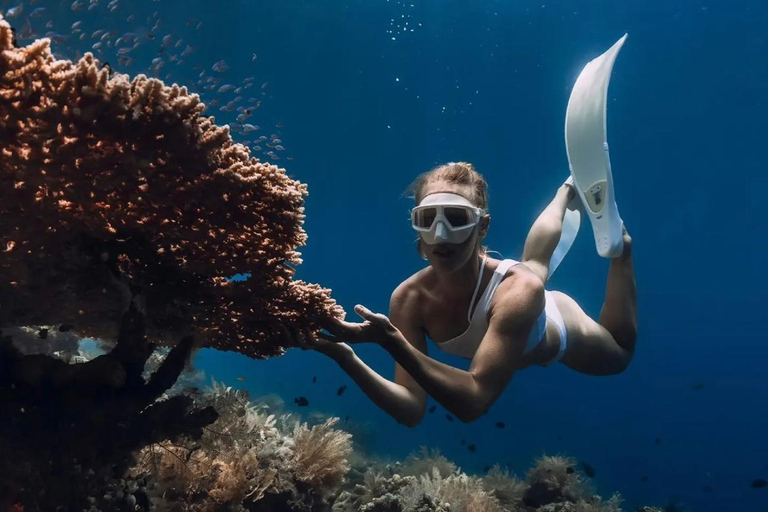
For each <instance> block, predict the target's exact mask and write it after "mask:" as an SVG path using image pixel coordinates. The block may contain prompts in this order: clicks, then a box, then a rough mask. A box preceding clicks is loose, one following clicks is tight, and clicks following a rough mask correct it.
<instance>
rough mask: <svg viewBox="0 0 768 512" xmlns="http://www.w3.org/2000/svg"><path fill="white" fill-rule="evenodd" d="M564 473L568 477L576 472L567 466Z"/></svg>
mask: <svg viewBox="0 0 768 512" xmlns="http://www.w3.org/2000/svg"><path fill="white" fill-rule="evenodd" d="M565 472H566V473H568V474H569V475H572V474H573V473H574V472H576V470H575V469H573V468H572V467H570V466H569V467H567V468H565Z"/></svg>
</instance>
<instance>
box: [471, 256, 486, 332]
mask: <svg viewBox="0 0 768 512" xmlns="http://www.w3.org/2000/svg"><path fill="white" fill-rule="evenodd" d="M486 259H488V255H487V254H483V263H482V264H481V265H480V277H478V278H477V284H476V285H475V293H473V294H472V300H471V301H469V311H467V322H469V323H472V306H473V305H474V304H475V297H477V291H478V290H479V289H480V283H481V282H482V281H483V270H485V260H486Z"/></svg>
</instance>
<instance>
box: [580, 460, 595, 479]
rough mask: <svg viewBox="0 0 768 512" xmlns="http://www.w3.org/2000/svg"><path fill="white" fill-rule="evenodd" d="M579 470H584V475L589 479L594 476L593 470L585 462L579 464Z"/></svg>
mask: <svg viewBox="0 0 768 512" xmlns="http://www.w3.org/2000/svg"><path fill="white" fill-rule="evenodd" d="M581 469H583V470H584V474H585V475H587V476H588V477H589V478H592V477H594V476H595V468H593V467H592V466H590V465H589V464H587V463H586V462H582V463H581Z"/></svg>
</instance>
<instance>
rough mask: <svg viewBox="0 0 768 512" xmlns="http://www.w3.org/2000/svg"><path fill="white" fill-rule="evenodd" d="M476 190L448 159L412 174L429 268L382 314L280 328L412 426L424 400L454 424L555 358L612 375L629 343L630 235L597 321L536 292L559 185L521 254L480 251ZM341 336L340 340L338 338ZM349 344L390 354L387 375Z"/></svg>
mask: <svg viewBox="0 0 768 512" xmlns="http://www.w3.org/2000/svg"><path fill="white" fill-rule="evenodd" d="M487 189H488V186H487V183H486V182H485V179H484V178H483V177H482V176H481V175H480V174H479V173H477V172H476V171H475V169H474V167H473V166H472V165H471V164H468V163H465V162H451V163H448V164H445V165H442V166H439V167H436V168H434V169H432V170H431V171H428V172H426V173H423V174H421V175H420V176H419V177H418V178H417V179H416V180H415V181H414V182H413V184H412V185H411V186H410V187H409V191H411V192H412V193H413V195H414V198H415V201H416V205H417V206H416V207H415V208H414V209H413V210H412V212H411V218H412V225H413V228H414V229H415V230H416V231H417V232H418V233H419V252H420V253H421V255H422V257H424V258H425V259H427V260H429V263H430V265H429V266H428V267H427V268H425V269H423V270H420V271H419V272H417V273H415V274H414V275H412V276H411V277H409V278H408V279H406V280H405V281H404V282H402V283H401V284H400V285H399V286H398V287H397V288H396V289H395V291H394V292H392V296H391V299H390V304H389V317H387V316H385V315H383V314H378V313H373V312H371V311H369V310H368V309H366V308H364V307H363V306H361V305H358V306H356V307H355V312H356V313H357V314H358V315H359V316H360V317H361V318H363V319H364V320H365V321H364V322H362V323H350V322H345V321H341V320H336V319H334V320H331V321H329V322H328V323H327V325H326V326H325V328H326V330H327V331H328V332H329V333H330V334H327V333H320V335H319V337H313V336H311V335H310V334H309V333H308V332H303V333H302V332H299V330H298V329H296V328H295V327H291V328H288V327H286V326H281V328H282V329H283V331H284V334H285V335H286V336H288V337H290V338H292V340H293V341H294V343H296V344H297V345H298V346H300V347H301V348H303V349H314V350H317V351H318V352H321V353H323V354H326V355H327V356H329V357H331V358H333V359H334V360H335V361H336V362H337V363H338V364H339V366H341V368H343V369H344V371H345V372H346V373H347V374H349V376H350V377H352V379H353V380H354V381H355V382H356V383H357V384H358V386H360V388H361V389H362V390H363V391H364V392H365V393H366V394H367V395H368V396H369V397H370V398H371V400H373V401H374V402H375V403H376V405H378V406H379V407H380V408H382V409H383V410H385V411H386V412H387V413H388V414H390V415H391V416H392V417H394V418H395V419H396V420H397V421H398V422H400V423H403V424H405V425H407V426H415V425H417V424H418V423H419V422H420V421H421V419H422V417H423V416H424V412H425V409H426V404H427V395H431V396H432V397H433V398H434V399H435V400H437V401H438V402H439V403H440V404H441V405H442V406H443V407H445V408H446V409H447V410H448V411H449V412H451V413H452V414H453V415H455V416H456V417H457V418H459V419H460V420H462V421H464V422H470V421H474V420H476V419H477V418H479V417H480V416H481V415H483V414H484V413H485V412H487V411H488V409H489V408H490V406H491V405H492V404H493V403H494V401H495V400H496V399H497V398H498V397H499V395H500V394H501V392H502V391H503V390H504V388H505V387H506V386H507V383H508V382H509V380H510V379H511V378H512V375H513V374H514V373H515V372H516V371H518V370H522V369H524V368H526V367H528V366H531V365H542V366H546V365H549V364H551V363H553V362H555V361H560V362H562V363H563V364H565V365H566V366H568V367H569V368H572V369H574V370H576V371H578V372H581V373H586V374H590V375H610V374H616V373H620V372H622V371H623V370H624V369H625V368H626V367H627V366H628V364H629V362H630V361H631V359H632V356H633V354H634V350H635V340H636V338H637V298H636V295H637V294H636V289H635V277H634V271H633V266H632V254H631V253H632V250H631V249H632V241H631V238H630V237H629V234H628V233H627V231H626V228H625V229H624V249H623V252H622V254H621V255H620V256H619V257H616V258H612V259H611V263H610V269H609V271H608V282H607V287H606V296H605V302H604V303H603V307H602V310H601V312H600V319H599V321H597V322H596V321H595V320H593V319H592V318H590V317H589V316H588V315H587V314H586V313H585V312H584V311H583V310H582V309H581V307H579V305H578V304H577V303H576V301H574V300H573V299H572V298H571V297H569V296H568V295H565V294H564V293H561V292H557V291H548V290H545V285H546V282H547V278H548V275H549V263H550V258H551V257H552V253H553V251H554V250H555V247H556V246H557V243H558V241H559V240H560V234H561V231H562V224H563V217H564V215H565V211H566V207H567V205H568V203H569V201H570V200H571V199H572V198H573V197H574V196H575V194H576V191H575V190H574V189H573V188H572V187H571V185H570V184H569V182H566V183H565V184H563V185H562V186H561V187H560V188H559V189H558V191H557V194H556V195H555V198H554V199H553V200H552V202H551V203H550V204H549V205H548V206H547V207H546V208H545V209H544V211H543V212H542V213H541V215H539V217H538V218H537V219H536V221H535V222H534V224H533V226H532V227H531V230H530V232H529V233H528V237H527V238H526V240H525V246H524V249H523V256H522V261H520V262H518V261H515V260H511V259H504V260H497V259H493V258H489V257H488V255H487V253H486V248H485V247H483V245H482V242H483V239H484V238H485V236H486V235H487V233H488V227H489V225H490V220H491V217H490V215H488V214H487V213H486V211H487V205H488V191H487ZM427 336H429V337H430V338H432V340H433V341H434V342H435V344H436V345H437V346H438V347H439V348H440V349H441V350H443V351H445V352H449V353H451V354H455V355H459V356H462V357H465V358H467V359H471V364H470V367H469V370H468V371H464V370H461V369H458V368H455V367H452V366H450V365H447V364H444V363H441V362H439V361H436V360H435V359H432V358H431V357H429V356H428V355H427V343H426V337H427ZM345 342H346V343H345ZM349 343H378V344H380V345H381V346H382V347H383V348H384V349H385V350H386V351H387V352H389V353H390V354H391V355H392V357H393V358H394V359H395V361H396V363H397V364H396V366H395V379H394V382H392V381H390V380H388V379H385V378H384V377H382V376H381V375H379V374H378V373H376V372H375V371H373V370H372V369H371V368H370V367H369V366H367V365H366V364H365V363H364V362H363V361H362V360H361V359H360V358H358V357H357V356H356V354H355V352H354V350H353V349H352V347H350V345H349Z"/></svg>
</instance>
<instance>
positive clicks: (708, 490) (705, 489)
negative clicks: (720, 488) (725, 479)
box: [704, 485, 715, 492]
mask: <svg viewBox="0 0 768 512" xmlns="http://www.w3.org/2000/svg"><path fill="white" fill-rule="evenodd" d="M704 492H715V488H714V487H712V486H711V485H705V486H704Z"/></svg>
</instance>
